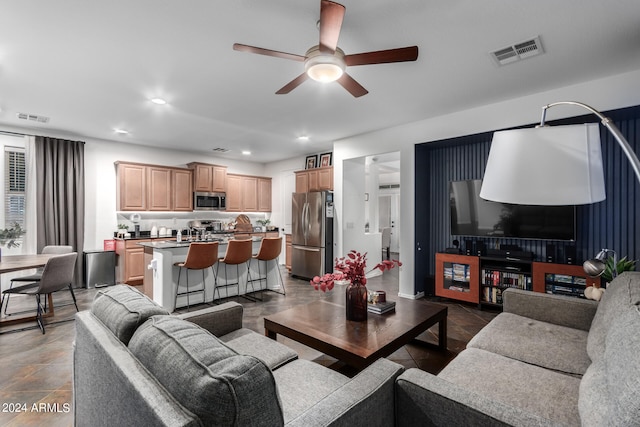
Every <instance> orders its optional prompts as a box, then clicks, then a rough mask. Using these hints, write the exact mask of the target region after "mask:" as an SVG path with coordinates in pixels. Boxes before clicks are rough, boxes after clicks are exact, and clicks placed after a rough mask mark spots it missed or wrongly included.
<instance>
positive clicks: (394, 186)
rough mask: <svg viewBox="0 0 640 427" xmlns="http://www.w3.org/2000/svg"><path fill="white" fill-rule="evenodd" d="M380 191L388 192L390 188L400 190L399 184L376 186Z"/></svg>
mask: <svg viewBox="0 0 640 427" xmlns="http://www.w3.org/2000/svg"><path fill="white" fill-rule="evenodd" d="M378 188H379V189H380V190H389V189H392V188H400V184H383V185H380V186H378Z"/></svg>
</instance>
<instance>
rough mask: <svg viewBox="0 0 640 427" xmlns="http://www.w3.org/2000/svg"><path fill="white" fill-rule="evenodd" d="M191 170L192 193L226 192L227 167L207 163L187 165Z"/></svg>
mask: <svg viewBox="0 0 640 427" xmlns="http://www.w3.org/2000/svg"><path fill="white" fill-rule="evenodd" d="M187 166H189V168H191V169H193V189H194V191H204V192H207V193H224V192H226V191H227V167H226V166H218V165H211V164H207V163H197V162H193V163H189V164H188V165H187Z"/></svg>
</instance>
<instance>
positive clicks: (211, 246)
mask: <svg viewBox="0 0 640 427" xmlns="http://www.w3.org/2000/svg"><path fill="white" fill-rule="evenodd" d="M216 261H218V242H208V243H203V242H200V243H196V242H194V243H191V244H190V245H189V250H188V251H187V259H186V260H185V261H184V262H176V263H175V264H173V265H174V266H176V267H179V268H180V270H178V284H177V285H176V297H175V300H174V303H173V307H174V310H175V309H176V308H177V307H178V296H180V295H186V296H187V310H188V309H189V305H190V304H189V295H190V294H194V293H200V292H202V300H203V302H204V301H205V296H206V293H205V284H206V281H205V276H204V271H205V270H206V269H207V268H211V272H212V273H213V282H214V286H213V289H214V293H215V283H216V282H217V280H218V279H217V274H216V272H215V271H214V270H213V265H214V264H215V263H216ZM182 269H186V270H187V272H186V276H187V280H186V282H187V284H186V286H187V290H186V291H185V292H179V288H180V275H181V274H182ZM189 270H202V288H201V289H197V290H195V291H189Z"/></svg>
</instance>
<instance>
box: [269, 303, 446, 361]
mask: <svg viewBox="0 0 640 427" xmlns="http://www.w3.org/2000/svg"><path fill="white" fill-rule="evenodd" d="M436 323H438V326H439V328H438V347H439V348H440V349H441V350H446V349H447V307H446V306H442V305H439V304H434V303H430V302H427V301H419V300H409V299H404V298H398V299H397V300H396V308H395V310H394V311H391V312H388V313H385V314H374V313H368V316H367V321H366V322H354V321H348V320H346V316H345V307H344V304H340V303H336V302H332V301H329V300H318V301H315V302H312V303H310V304H306V305H302V306H298V307H294V308H291V309H289V310H285V311H282V312H280V313H276V314H274V315H271V316H267V317H265V318H264V328H265V335H266V336H268V337H270V338H272V339H276V336H277V334H281V335H283V336H285V337H288V338H291V339H293V340H295V341H298V342H300V343H302V344H304V345H306V346H309V347H311V348H314V349H316V350H318V351H321V352H322V353H324V354H327V355H329V356H332V357H335V358H336V359H338V360H341V361H343V362H345V363H346V364H348V365H350V366H353V367H355V368H357V369H359V370H361V369H364V368H365V367H367V366H368V365H370V364H372V363H373V362H375V361H376V360H377V359H379V358H381V357H385V356H389V355H390V354H391V353H393V352H394V351H396V350H397V349H399V348H401V347H402V346H404V345H405V344H407V343H409V342H411V341H412V340H413V339H414V338H416V337H417V336H418V335H420V334H421V333H423V332H424V331H426V330H427V329H429V328H430V327H431V326H433V325H435V324H436ZM425 344H426V345H429V344H428V343H425Z"/></svg>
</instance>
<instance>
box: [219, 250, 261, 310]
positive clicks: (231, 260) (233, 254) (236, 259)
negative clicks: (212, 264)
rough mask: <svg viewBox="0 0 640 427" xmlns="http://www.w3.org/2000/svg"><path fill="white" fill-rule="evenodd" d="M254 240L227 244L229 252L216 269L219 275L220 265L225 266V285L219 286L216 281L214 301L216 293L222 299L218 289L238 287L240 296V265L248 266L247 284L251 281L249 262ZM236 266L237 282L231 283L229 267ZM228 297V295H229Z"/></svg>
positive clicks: (220, 260)
mask: <svg viewBox="0 0 640 427" xmlns="http://www.w3.org/2000/svg"><path fill="white" fill-rule="evenodd" d="M252 243H253V242H252V240H251V239H248V240H229V242H228V243H227V251H226V252H225V254H224V258H220V259H219V260H218V261H219V262H218V266H217V267H216V271H217V272H218V274H219V271H218V270H219V269H220V264H221V263H222V264H224V280H225V284H224V285H220V286H218V283H217V281H216V284H215V287H214V288H213V299H214V300H215V298H216V291H217V292H218V297H219V298H220V291H219V290H218V288H227V287H229V286H236V287H237V289H238V295H240V264H245V265H246V266H247V283H249V281H250V272H249V264H248V263H249V260H251V255H252V251H251V245H252ZM228 265H235V266H236V274H237V281H236V282H234V283H229V280H228V279H227V277H228V276H227V266H228ZM227 295H228V293H227Z"/></svg>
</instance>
